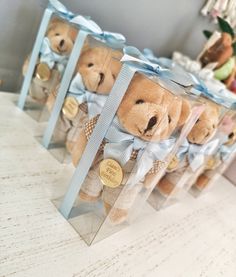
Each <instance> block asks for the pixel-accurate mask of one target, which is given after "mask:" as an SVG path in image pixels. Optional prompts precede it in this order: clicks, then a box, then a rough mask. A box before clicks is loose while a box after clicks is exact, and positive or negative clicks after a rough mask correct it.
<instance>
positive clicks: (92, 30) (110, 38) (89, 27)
mask: <svg viewBox="0 0 236 277" xmlns="http://www.w3.org/2000/svg"><path fill="white" fill-rule="evenodd" d="M70 22H71V23H74V24H76V25H78V26H79V29H80V30H83V31H85V32H87V33H88V34H91V35H92V36H93V37H95V38H96V39H98V40H100V41H102V42H104V43H106V44H108V45H110V46H111V47H118V48H122V47H123V46H124V43H125V41H126V39H125V37H124V36H123V35H122V34H119V33H112V32H107V31H103V30H102V29H101V28H100V27H99V26H98V25H97V23H95V22H94V21H93V20H91V19H89V18H86V17H84V16H82V15H78V16H76V17H74V18H73V19H72V20H71V21H70Z"/></svg>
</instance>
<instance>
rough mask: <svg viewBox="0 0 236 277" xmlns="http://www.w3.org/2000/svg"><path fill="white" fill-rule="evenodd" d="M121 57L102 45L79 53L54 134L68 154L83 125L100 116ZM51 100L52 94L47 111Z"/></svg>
mask: <svg viewBox="0 0 236 277" xmlns="http://www.w3.org/2000/svg"><path fill="white" fill-rule="evenodd" d="M121 57H122V53H121V52H119V51H116V50H112V49H110V48H107V47H102V46H99V47H94V48H86V49H84V51H83V52H82V54H81V56H80V59H79V61H78V65H77V70H76V74H75V76H74V78H73V80H72V82H71V85H70V88H69V91H68V93H67V97H66V99H65V101H64V105H63V108H62V112H61V114H60V117H59V121H58V123H57V126H56V130H55V133H54V138H55V139H56V140H59V141H64V142H66V146H67V149H68V151H69V152H72V151H73V146H74V143H75V142H76V141H77V139H78V135H79V132H80V130H81V129H82V128H83V125H84V123H85V122H86V121H88V120H89V118H92V117H94V116H96V115H97V114H100V113H101V110H102V108H103V106H104V104H105V102H106V100H107V97H108V94H109V93H110V91H111V89H112V87H113V85H114V83H115V80H116V78H117V76H118V74H119V71H120V69H121V63H120V59H121ZM54 101H55V95H54V94H51V95H50V97H49V99H48V102H47V105H48V107H49V109H50V108H51V107H52V105H53V103H54Z"/></svg>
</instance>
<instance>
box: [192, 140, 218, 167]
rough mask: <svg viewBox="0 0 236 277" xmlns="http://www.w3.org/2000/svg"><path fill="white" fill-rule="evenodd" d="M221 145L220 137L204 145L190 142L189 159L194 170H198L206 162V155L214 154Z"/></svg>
mask: <svg viewBox="0 0 236 277" xmlns="http://www.w3.org/2000/svg"><path fill="white" fill-rule="evenodd" d="M218 146H219V139H214V140H211V141H210V142H208V143H206V144H204V145H197V144H193V143H190V146H189V151H188V160H189V164H190V167H191V168H192V170H193V171H195V170H197V169H198V168H199V167H200V166H202V165H203V164H204V162H205V156H208V155H213V154H214V152H215V151H216V150H217V147H218Z"/></svg>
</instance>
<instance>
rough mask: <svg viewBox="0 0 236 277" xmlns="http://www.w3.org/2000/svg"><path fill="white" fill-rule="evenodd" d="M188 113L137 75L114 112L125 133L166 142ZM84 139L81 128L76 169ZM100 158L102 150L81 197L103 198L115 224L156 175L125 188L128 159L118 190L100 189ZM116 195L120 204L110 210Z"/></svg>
mask: <svg viewBox="0 0 236 277" xmlns="http://www.w3.org/2000/svg"><path fill="white" fill-rule="evenodd" d="M189 114H190V105H189V103H188V102H187V101H186V100H183V99H181V98H177V97H175V96H173V95H172V94H171V93H170V92H169V91H168V90H166V89H165V88H162V87H161V86H160V85H158V84H156V83H155V82H153V81H151V80H149V79H148V78H146V77H144V76H142V75H140V74H136V75H135V77H134V78H133V80H132V81H131V83H130V85H129V87H128V90H127V92H126V94H125V96H124V98H123V100H122V102H121V104H120V106H119V108H118V111H117V117H118V120H119V122H120V124H121V125H122V126H123V128H124V129H125V130H126V131H127V132H128V133H130V134H132V135H134V136H136V137H138V138H140V139H142V140H144V141H152V142H160V141H162V140H165V139H168V138H169V137H170V135H171V134H172V133H173V131H174V130H175V129H176V128H177V127H179V126H181V125H183V124H184V123H185V122H186V120H187V119H188V117H189ZM87 140H88V137H87V136H86V132H85V130H84V129H83V130H82V132H81V133H80V137H79V139H78V141H77V143H76V146H75V149H74V151H73V153H72V157H73V163H74V165H75V166H76V165H77V164H78V162H79V161H80V159H81V157H82V154H83V151H84V149H85V147H86V144H87ZM104 143H106V140H104ZM102 159H103V154H102V150H101V151H99V152H98V154H97V156H96V158H95V160H94V164H93V167H92V168H91V169H90V172H89V176H88V178H87V181H85V183H84V185H83V186H82V188H81V191H80V197H81V198H82V199H83V200H86V201H96V200H97V199H98V198H100V196H101V195H102V199H103V201H104V206H105V210H106V212H107V213H109V217H110V219H111V220H112V222H114V223H116V224H118V223H121V222H123V221H124V220H125V219H126V217H127V215H128V210H129V208H130V207H131V206H132V204H133V202H134V200H135V198H136V196H137V194H138V192H139V191H140V189H141V188H142V186H146V187H148V185H149V184H150V182H151V181H152V179H153V178H154V177H155V176H156V173H155V174H154V173H148V174H147V176H146V177H145V180H143V182H140V183H139V184H137V185H136V186H135V187H134V188H132V189H129V188H126V187H125V181H126V180H127V178H128V177H129V175H130V173H131V171H132V166H133V165H134V162H135V161H133V160H129V161H128V162H127V163H126V164H125V166H124V167H123V171H124V180H123V182H122V184H121V185H120V186H119V187H118V188H108V187H106V186H102V184H101V181H99V176H98V173H97V172H98V168H99V163H100V161H101V160H102ZM92 176H93V179H92ZM92 180H93V181H92ZM95 180H97V183H96V181H95ZM94 190H96V195H95V194H94V195H93V194H92V193H91V194H90V193H89V191H91V192H94ZM118 196H119V201H118V202H119V204H118V205H115V207H114V208H112V206H113V205H114V203H115V201H116V199H117V197H118Z"/></svg>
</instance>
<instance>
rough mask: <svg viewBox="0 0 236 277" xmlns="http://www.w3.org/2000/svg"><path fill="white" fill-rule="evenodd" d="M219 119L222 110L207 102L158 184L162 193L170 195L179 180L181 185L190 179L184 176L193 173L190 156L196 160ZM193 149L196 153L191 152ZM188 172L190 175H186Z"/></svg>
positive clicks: (212, 134)
mask: <svg viewBox="0 0 236 277" xmlns="http://www.w3.org/2000/svg"><path fill="white" fill-rule="evenodd" d="M219 119H220V111H219V108H218V106H216V105H215V104H212V103H210V102H206V106H205V110H204V112H203V113H202V114H201V116H200V117H199V119H198V120H197V122H196V123H195V125H194V126H193V128H192V130H191V131H190V133H189V134H188V136H187V139H186V141H185V142H184V144H183V145H182V147H180V149H179V152H178V153H177V155H176V156H175V157H174V159H173V160H172V161H171V163H170V164H169V166H168V168H167V173H166V174H165V175H164V176H163V177H162V179H161V180H160V182H159V183H158V184H157V189H158V190H159V191H160V192H161V194H162V195H164V196H168V195H170V194H171V193H172V192H174V189H176V185H177V183H178V182H180V181H181V183H182V184H181V185H183V183H185V182H186V181H188V178H187V180H185V179H183V178H184V177H186V176H187V177H189V174H190V175H191V174H193V169H192V168H191V165H190V161H189V157H190V158H191V157H192V159H193V162H194V159H195V158H196V157H197V155H198V153H199V152H200V151H201V149H202V147H204V145H206V144H207V143H208V142H209V141H210V140H211V139H212V137H213V136H214V135H215V133H216V130H217V126H218V123H219ZM193 150H194V153H191V152H192V151H193ZM187 172H188V175H184V174H185V173H187Z"/></svg>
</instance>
